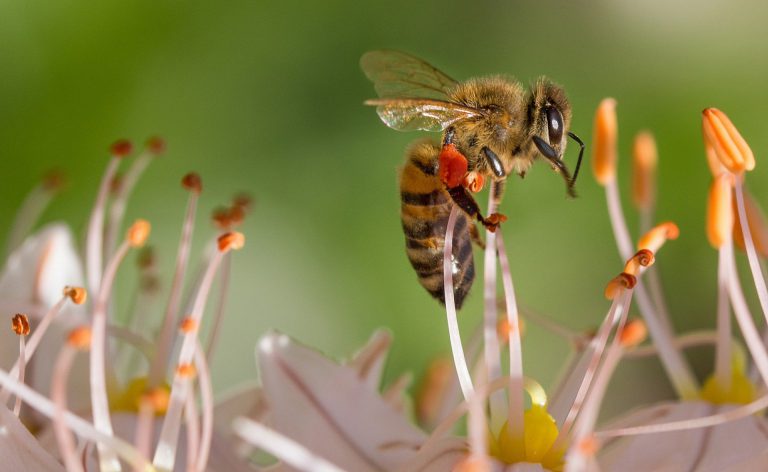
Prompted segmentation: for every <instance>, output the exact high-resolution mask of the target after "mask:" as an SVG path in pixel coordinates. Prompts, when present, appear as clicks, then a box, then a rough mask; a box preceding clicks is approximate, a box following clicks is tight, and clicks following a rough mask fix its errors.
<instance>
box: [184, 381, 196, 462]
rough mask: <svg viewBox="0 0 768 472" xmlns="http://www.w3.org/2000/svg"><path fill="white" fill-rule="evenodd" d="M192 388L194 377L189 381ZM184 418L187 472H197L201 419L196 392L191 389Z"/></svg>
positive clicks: (185, 406)
mask: <svg viewBox="0 0 768 472" xmlns="http://www.w3.org/2000/svg"><path fill="white" fill-rule="evenodd" d="M187 382H189V384H190V386H192V385H193V384H194V377H190V378H189V379H187ZM184 418H185V420H186V423H187V470H195V466H196V465H197V450H198V448H199V447H200V418H199V417H198V415H197V403H196V401H195V391H194V389H192V388H190V391H189V393H188V394H187V400H186V402H185V405H184Z"/></svg>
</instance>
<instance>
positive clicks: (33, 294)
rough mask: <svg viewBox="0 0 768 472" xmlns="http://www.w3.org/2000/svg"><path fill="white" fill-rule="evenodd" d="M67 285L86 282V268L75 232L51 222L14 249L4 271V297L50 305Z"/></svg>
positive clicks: (0, 285)
mask: <svg viewBox="0 0 768 472" xmlns="http://www.w3.org/2000/svg"><path fill="white" fill-rule="evenodd" d="M66 285H75V286H82V285H83V269H82V265H81V263H80V257H79V256H78V254H77V251H76V250H75V246H74V243H73V238H72V233H71V231H70V230H69V228H67V227H66V226H65V225H63V224H50V225H48V226H46V227H44V228H43V229H41V230H40V231H39V232H37V233H36V234H34V235H32V236H30V237H29V238H27V239H26V240H25V241H24V243H23V244H22V245H21V246H20V247H19V248H18V249H17V250H16V251H14V252H13V254H11V255H10V257H9V258H8V261H7V262H6V264H5V268H4V269H3V272H2V274H0V300H2V301H3V303H4V304H6V303H9V304H10V303H19V304H20V305H22V306H23V304H36V305H41V306H42V307H43V308H44V309H47V308H50V307H51V306H53V304H54V303H56V302H57V301H59V300H60V299H61V295H62V289H63V288H64V286H66Z"/></svg>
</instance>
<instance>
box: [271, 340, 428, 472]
mask: <svg viewBox="0 0 768 472" xmlns="http://www.w3.org/2000/svg"><path fill="white" fill-rule="evenodd" d="M258 358H259V359H258V362H259V366H260V368H261V380H262V384H263V391H264V395H265V398H266V401H267V404H268V406H269V414H270V419H271V421H272V426H273V427H274V428H275V429H276V430H277V431H279V432H281V433H283V434H285V435H286V436H288V437H290V438H292V439H294V440H296V441H298V442H299V443H301V444H302V445H304V446H305V447H307V448H308V449H310V450H311V451H313V452H314V453H316V454H317V455H319V456H321V457H324V458H325V459H327V460H329V461H330V462H332V463H334V464H336V465H338V466H339V467H342V468H344V469H347V470H354V471H359V472H364V471H374V470H380V469H384V470H392V469H393V468H395V467H396V466H397V465H399V464H402V463H404V462H405V461H406V460H407V459H408V458H410V457H412V456H413V455H414V452H415V449H416V448H417V447H418V445H419V444H421V442H422V441H423V440H424V439H425V435H424V434H423V433H422V432H421V431H419V430H418V429H416V428H415V427H414V426H412V425H411V424H410V423H409V422H408V421H407V420H406V419H405V418H404V417H403V416H401V415H400V414H398V413H397V412H396V411H395V410H394V409H393V408H392V407H391V406H390V405H388V404H387V403H386V402H385V401H384V400H383V399H382V398H381V397H380V396H378V395H377V394H376V393H375V392H373V391H372V390H371V389H370V387H369V386H368V385H367V384H366V382H365V381H364V380H363V379H361V378H360V376H359V375H358V374H357V372H356V371H355V370H353V369H350V368H348V367H345V366H340V365H338V364H336V363H334V362H332V361H330V360H329V359H327V358H325V357H324V356H323V355H322V354H320V353H318V352H316V351H314V350H312V349H309V348H307V347H304V346H302V345H299V344H297V343H294V342H293V341H291V340H290V339H289V338H288V337H287V336H284V335H281V334H268V335H266V336H264V337H263V338H262V339H261V341H260V342H259V348H258Z"/></svg>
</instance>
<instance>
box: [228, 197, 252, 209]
mask: <svg viewBox="0 0 768 472" xmlns="http://www.w3.org/2000/svg"><path fill="white" fill-rule="evenodd" d="M232 206H233V207H239V208H240V209H242V210H243V211H245V212H248V211H251V207H253V198H252V197H251V196H250V195H248V194H247V193H238V194H237V195H235V196H234V198H232Z"/></svg>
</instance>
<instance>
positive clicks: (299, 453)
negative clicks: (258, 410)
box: [232, 417, 343, 472]
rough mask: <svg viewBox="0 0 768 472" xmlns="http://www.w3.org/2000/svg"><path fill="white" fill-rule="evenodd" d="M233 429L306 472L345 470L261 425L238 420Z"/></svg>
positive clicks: (241, 419) (245, 419) (246, 419)
mask: <svg viewBox="0 0 768 472" xmlns="http://www.w3.org/2000/svg"><path fill="white" fill-rule="evenodd" d="M232 427H233V428H234V430H235V433H237V435H238V436H240V437H241V438H242V439H244V440H245V441H247V442H248V443H250V444H253V445H254V446H256V447H258V448H260V449H263V450H264V451H266V452H268V453H270V454H272V455H273V456H275V457H277V458H278V459H280V460H282V461H283V462H285V463H286V464H288V465H290V466H292V467H294V468H296V469H298V470H302V471H305V472H343V469H341V468H339V467H338V466H336V465H334V464H332V463H330V462H329V461H327V460H326V459H324V458H322V457H319V456H317V455H315V454H313V453H312V452H311V451H310V450H309V449H307V448H305V447H304V446H302V445H301V444H299V443H298V442H296V441H294V440H293V439H290V438H288V437H286V436H283V435H282V434H280V433H278V432H277V431H275V430H273V429H270V428H267V427H266V426H264V425H262V424H261V423H257V422H255V421H252V420H249V419H248V418H243V417H240V418H237V419H236V420H235V421H234V422H233V424H232Z"/></svg>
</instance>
